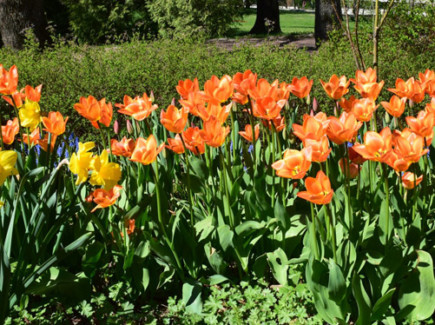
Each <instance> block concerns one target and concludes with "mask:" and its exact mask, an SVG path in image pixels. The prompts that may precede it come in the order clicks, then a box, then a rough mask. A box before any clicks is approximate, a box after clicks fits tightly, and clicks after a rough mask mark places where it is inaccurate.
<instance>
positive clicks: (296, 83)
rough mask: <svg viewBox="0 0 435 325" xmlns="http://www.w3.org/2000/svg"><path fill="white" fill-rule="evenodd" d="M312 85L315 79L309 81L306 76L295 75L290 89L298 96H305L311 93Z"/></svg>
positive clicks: (289, 86)
mask: <svg viewBox="0 0 435 325" xmlns="http://www.w3.org/2000/svg"><path fill="white" fill-rule="evenodd" d="M312 86H313V80H310V81H308V78H307V77H305V76H304V77H302V78H301V79H298V78H296V77H294V78H293V80H292V83H291V84H290V85H288V90H290V92H291V93H292V94H293V95H295V96H296V97H299V98H305V97H307V96H308V95H309V94H310V91H311V87H312Z"/></svg>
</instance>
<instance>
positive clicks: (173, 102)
mask: <svg viewBox="0 0 435 325" xmlns="http://www.w3.org/2000/svg"><path fill="white" fill-rule="evenodd" d="M171 105H172V106H175V98H172V101H171Z"/></svg>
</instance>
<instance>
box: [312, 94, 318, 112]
mask: <svg viewBox="0 0 435 325" xmlns="http://www.w3.org/2000/svg"><path fill="white" fill-rule="evenodd" d="M318 107H319V104H318V103H317V99H316V97H314V98H313V111H314V112H315V111H317V108H318Z"/></svg>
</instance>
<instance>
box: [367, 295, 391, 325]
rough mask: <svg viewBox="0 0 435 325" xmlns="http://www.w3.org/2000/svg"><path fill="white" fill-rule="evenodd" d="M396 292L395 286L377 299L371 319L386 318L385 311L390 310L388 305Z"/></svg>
mask: <svg viewBox="0 0 435 325" xmlns="http://www.w3.org/2000/svg"><path fill="white" fill-rule="evenodd" d="M394 292H396V288H393V289H391V290H389V291H387V293H386V294H384V295H383V296H382V297H381V298H379V299H378V301H376V303H375V305H374V306H373V310H372V317H371V321H372V322H373V321H377V320H382V319H383V318H384V314H385V312H386V311H387V310H388V307H389V306H390V305H391V298H392V297H393V294H394Z"/></svg>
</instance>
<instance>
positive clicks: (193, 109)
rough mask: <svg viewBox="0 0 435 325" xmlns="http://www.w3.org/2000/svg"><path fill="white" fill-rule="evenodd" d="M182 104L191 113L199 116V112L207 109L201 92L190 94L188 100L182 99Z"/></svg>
mask: <svg viewBox="0 0 435 325" xmlns="http://www.w3.org/2000/svg"><path fill="white" fill-rule="evenodd" d="M180 104H181V105H182V106H183V107H186V108H187V109H188V110H189V113H190V114H192V115H195V116H199V111H200V110H201V109H205V99H204V96H203V95H202V94H201V92H200V91H195V92H191V93H189V95H188V96H187V99H180Z"/></svg>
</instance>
